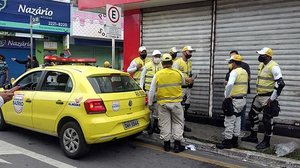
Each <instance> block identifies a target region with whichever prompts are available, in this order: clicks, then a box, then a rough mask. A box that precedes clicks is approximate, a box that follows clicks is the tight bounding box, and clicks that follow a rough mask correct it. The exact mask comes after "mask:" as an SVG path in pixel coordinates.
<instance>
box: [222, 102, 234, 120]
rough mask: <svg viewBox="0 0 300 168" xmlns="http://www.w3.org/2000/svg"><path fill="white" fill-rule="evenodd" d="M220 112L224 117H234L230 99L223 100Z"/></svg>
mask: <svg viewBox="0 0 300 168" xmlns="http://www.w3.org/2000/svg"><path fill="white" fill-rule="evenodd" d="M222 110H223V112H224V115H225V116H232V115H234V109H233V104H232V99H231V98H226V99H224V101H223V103H222Z"/></svg>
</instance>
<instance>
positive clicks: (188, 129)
mask: <svg viewBox="0 0 300 168" xmlns="http://www.w3.org/2000/svg"><path fill="white" fill-rule="evenodd" d="M183 130H184V131H185V132H192V129H191V128H189V127H187V126H186V125H184V128H183Z"/></svg>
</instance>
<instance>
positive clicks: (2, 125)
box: [0, 109, 7, 131]
mask: <svg viewBox="0 0 300 168" xmlns="http://www.w3.org/2000/svg"><path fill="white" fill-rule="evenodd" d="M6 127H7V124H6V123H5V120H4V118H3V114H2V110H1V109H0V131H3V130H5V129H6Z"/></svg>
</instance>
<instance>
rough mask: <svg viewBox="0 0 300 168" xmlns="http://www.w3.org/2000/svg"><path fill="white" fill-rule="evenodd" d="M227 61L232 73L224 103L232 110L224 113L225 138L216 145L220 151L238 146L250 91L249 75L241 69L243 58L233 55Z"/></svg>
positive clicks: (226, 88)
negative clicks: (243, 113)
mask: <svg viewBox="0 0 300 168" xmlns="http://www.w3.org/2000/svg"><path fill="white" fill-rule="evenodd" d="M227 60H228V61H229V62H228V67H229V69H230V70H231V72H230V76H229V80H228V82H227V85H226V87H225V92H224V95H225V100H224V103H227V105H226V106H227V107H230V109H228V108H227V109H226V110H225V111H224V114H225V120H224V126H225V138H224V140H223V141H222V143H220V144H217V145H216V147H217V148H219V149H224V148H226V149H230V148H232V147H237V146H238V136H239V135H240V130H241V111H242V110H243V108H244V106H245V105H246V95H247V90H248V73H247V71H246V70H245V69H243V68H241V63H242V60H243V58H242V56H240V55H238V54H236V55H232V56H231V57H230V59H227ZM223 106H224V105H223Z"/></svg>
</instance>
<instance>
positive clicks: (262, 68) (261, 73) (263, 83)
mask: <svg viewBox="0 0 300 168" xmlns="http://www.w3.org/2000/svg"><path fill="white" fill-rule="evenodd" d="M274 66H278V64H277V63H276V62H275V61H273V60H271V61H270V62H269V63H268V64H267V65H264V64H263V63H261V64H260V65H259V66H258V76H257V80H256V92H257V94H264V93H270V92H273V90H274V87H275V81H274V78H273V74H272V68H273V67H274Z"/></svg>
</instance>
